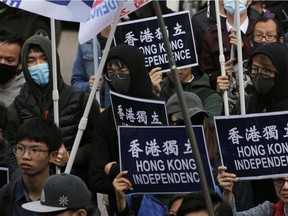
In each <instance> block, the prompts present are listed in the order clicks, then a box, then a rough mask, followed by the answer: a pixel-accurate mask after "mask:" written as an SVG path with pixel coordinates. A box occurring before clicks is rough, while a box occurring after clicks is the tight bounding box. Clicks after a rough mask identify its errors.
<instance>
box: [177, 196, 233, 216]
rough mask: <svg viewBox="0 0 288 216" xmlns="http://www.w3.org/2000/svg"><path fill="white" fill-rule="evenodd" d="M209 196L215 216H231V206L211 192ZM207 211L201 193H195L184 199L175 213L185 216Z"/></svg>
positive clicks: (178, 215)
mask: <svg viewBox="0 0 288 216" xmlns="http://www.w3.org/2000/svg"><path fill="white" fill-rule="evenodd" d="M210 196H211V202H212V205H213V210H214V213H215V216H233V211H232V208H231V206H229V205H228V204H227V203H226V202H224V201H223V200H222V199H221V197H219V196H218V194H217V193H216V192H211V193H210ZM207 209H208V208H207V206H206V202H205V197H204V194H203V192H196V193H192V194H189V195H187V196H185V197H184V199H183V201H182V203H181V206H180V207H179V209H178V211H177V216H185V215H186V214H188V213H192V212H198V211H203V210H204V211H205V210H207Z"/></svg>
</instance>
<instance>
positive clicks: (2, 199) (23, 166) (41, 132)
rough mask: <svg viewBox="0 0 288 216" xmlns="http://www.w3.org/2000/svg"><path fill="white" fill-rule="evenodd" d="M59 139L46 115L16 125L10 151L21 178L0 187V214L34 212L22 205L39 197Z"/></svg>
mask: <svg viewBox="0 0 288 216" xmlns="http://www.w3.org/2000/svg"><path fill="white" fill-rule="evenodd" d="M62 141H63V140H62V134H61V131H60V130H59V128H58V127H57V126H56V125H55V124H54V123H53V121H51V120H49V119H42V118H31V119H29V120H27V121H25V122H24V123H23V124H22V125H21V126H20V127H19V130H18V132H17V134H16V142H17V144H16V145H15V146H14V148H13V151H14V153H15V156H16V160H17V164H18V166H19V168H20V172H21V178H19V179H17V180H16V181H12V182H10V183H9V184H7V185H5V186H4V187H2V188H1V190H0V209H1V215H13V216H23V215H30V216H33V215H36V214H33V213H31V212H29V211H27V210H25V209H23V208H22V207H21V205H22V204H23V203H27V202H31V201H36V200H39V199H40V196H41V188H42V184H43V183H44V181H45V180H46V179H47V178H48V177H49V176H50V164H51V163H53V162H54V161H55V160H56V158H57V154H58V150H59V148H60V146H61V144H62Z"/></svg>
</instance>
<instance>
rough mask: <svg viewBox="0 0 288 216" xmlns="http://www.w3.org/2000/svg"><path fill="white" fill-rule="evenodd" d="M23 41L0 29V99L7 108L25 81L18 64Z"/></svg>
mask: <svg viewBox="0 0 288 216" xmlns="http://www.w3.org/2000/svg"><path fill="white" fill-rule="evenodd" d="M23 43H24V40H23V38H22V37H20V36H18V35H16V34H14V33H12V32H10V31H8V30H6V29H0V98H1V99H0V100H1V102H2V103H3V104H4V105H5V107H6V108H7V109H9V107H10V106H11V104H12V103H13V101H14V99H15V97H16V96H17V95H18V94H19V92H20V89H21V88H22V86H23V85H24V83H25V79H24V76H23V74H22V73H21V64H20V51H21V47H22V45H23Z"/></svg>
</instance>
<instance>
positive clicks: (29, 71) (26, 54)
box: [7, 35, 100, 182]
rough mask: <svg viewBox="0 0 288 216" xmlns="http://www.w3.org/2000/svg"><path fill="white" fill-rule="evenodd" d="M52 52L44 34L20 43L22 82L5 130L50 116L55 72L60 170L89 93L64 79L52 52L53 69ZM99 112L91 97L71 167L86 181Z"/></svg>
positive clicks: (57, 59) (75, 132)
mask: <svg viewBox="0 0 288 216" xmlns="http://www.w3.org/2000/svg"><path fill="white" fill-rule="evenodd" d="M52 55H53V53H52V46H51V41H50V40H49V39H47V38H45V37H42V36H39V35H34V36H32V37H30V38H28V39H27V40H26V41H25V43H24V44H23V47H22V50H21V63H22V67H23V73H24V76H25V80H26V85H25V86H23V88H22V89H21V91H20V94H19V95H18V96H17V97H16V98H15V101H14V107H15V109H16V111H17V114H16V115H15V116H13V118H11V120H10V121H9V125H8V126H7V131H8V133H10V134H11V133H12V134H13V135H14V133H13V132H14V131H15V128H16V129H17V127H18V126H19V122H20V123H22V122H24V121H26V120H27V119H30V118H33V117H36V116H42V117H43V118H49V119H53V118H54V116H55V115H56V111H57V110H54V103H53V102H54V101H53V100H54V99H53V97H52V96H53V95H54V84H55V83H54V81H53V75H54V74H56V76H57V90H58V92H59V98H58V99H59V101H58V102H59V103H58V105H59V106H58V108H59V110H58V114H59V128H60V129H61V132H62V135H63V145H62V146H61V149H59V151H58V157H57V160H56V161H55V164H56V165H57V166H58V167H60V168H62V169H63V170H64V168H65V165H66V164H67V162H68V159H69V152H70V151H71V149H72V147H73V144H74V140H75V138H76V134H77V131H78V125H79V122H80V120H81V118H82V116H83V114H84V111H85V108H86V104H87V101H88V97H89V95H88V94H87V93H85V92H84V91H82V90H79V89H74V88H73V87H71V86H69V85H67V84H66V83H65V82H64V80H63V78H62V75H61V70H60V58H59V55H58V53H57V52H56V62H57V68H56V69H55V70H54V69H53V67H52ZM99 113H100V108H99V104H98V102H97V101H96V99H94V100H93V102H92V105H91V112H90V113H89V115H88V118H87V120H88V121H87V125H86V128H85V131H84V133H83V136H82V138H81V141H80V144H79V148H78V151H77V154H76V157H75V160H74V163H73V168H72V171H71V173H72V174H75V175H78V176H80V177H81V178H82V179H83V180H84V181H86V182H87V175H88V174H87V167H88V163H89V154H90V152H91V151H90V144H91V140H92V137H93V129H94V126H95V122H96V118H97V116H98V114H99ZM13 126H14V128H13ZM13 129H14V130H13ZM11 138H12V137H11ZM8 141H9V142H10V143H11V144H14V142H13V141H14V139H13V138H12V141H11V140H8Z"/></svg>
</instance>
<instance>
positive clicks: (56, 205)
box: [22, 173, 91, 213]
mask: <svg viewBox="0 0 288 216" xmlns="http://www.w3.org/2000/svg"><path fill="white" fill-rule="evenodd" d="M90 203H91V193H90V191H89V190H88V188H87V186H86V184H85V183H84V182H83V181H82V179H80V178H79V177H77V176H74V175H70V174H66V173H62V174H55V175H52V176H50V177H48V178H47V180H46V181H45V182H44V184H43V187H42V192H41V199H40V201H34V202H29V203H25V204H23V205H22V208H24V209H26V210H29V211H32V212H38V213H48V212H55V211H61V210H65V209H77V208H82V207H85V206H86V205H89V204H90Z"/></svg>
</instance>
